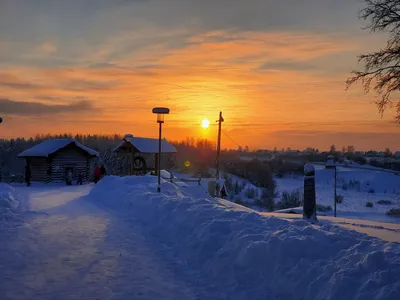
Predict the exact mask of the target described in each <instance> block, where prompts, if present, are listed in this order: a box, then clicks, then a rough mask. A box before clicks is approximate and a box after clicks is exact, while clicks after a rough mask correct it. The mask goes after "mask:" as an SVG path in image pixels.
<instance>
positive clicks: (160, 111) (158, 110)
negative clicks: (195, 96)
mask: <svg viewBox="0 0 400 300" xmlns="http://www.w3.org/2000/svg"><path fill="white" fill-rule="evenodd" d="M153 114H157V123H158V124H159V125H160V127H159V135H158V168H157V169H158V170H157V175H158V186H157V193H160V192H161V178H160V175H161V174H160V173H161V125H162V123H164V115H167V114H169V108H166V107H155V108H153Z"/></svg>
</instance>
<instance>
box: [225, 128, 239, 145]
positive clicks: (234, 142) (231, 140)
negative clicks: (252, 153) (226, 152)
mask: <svg viewBox="0 0 400 300" xmlns="http://www.w3.org/2000/svg"><path fill="white" fill-rule="evenodd" d="M222 133H223V134H225V136H226V137H227V138H228V139H230V140H231V141H232V142H233V143H234V144H235V145H236V146H238V147H240V148H243V147H242V146H240V145H239V144H238V143H236V142H235V141H234V140H233V139H232V138H231V137H230V136H229V135H228V134H227V133H226V132H225V131H224V130H222Z"/></svg>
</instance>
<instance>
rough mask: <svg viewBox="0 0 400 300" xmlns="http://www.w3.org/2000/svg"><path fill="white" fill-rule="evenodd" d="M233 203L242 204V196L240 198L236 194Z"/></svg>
mask: <svg viewBox="0 0 400 300" xmlns="http://www.w3.org/2000/svg"><path fill="white" fill-rule="evenodd" d="M235 203H236V204H240V205H243V201H242V198H241V197H240V196H236V197H235Z"/></svg>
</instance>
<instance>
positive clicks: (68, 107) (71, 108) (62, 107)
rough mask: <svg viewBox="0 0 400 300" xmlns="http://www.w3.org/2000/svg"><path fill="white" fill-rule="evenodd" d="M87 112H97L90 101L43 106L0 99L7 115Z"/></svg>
mask: <svg viewBox="0 0 400 300" xmlns="http://www.w3.org/2000/svg"><path fill="white" fill-rule="evenodd" d="M87 110H95V108H94V107H93V105H92V104H91V103H90V102H89V101H79V102H76V103H72V104H43V103H39V102H24V101H13V100H10V99H4V98H0V111H1V112H2V113H3V114H5V115H20V116H21V115H22V116H38V115H54V114H67V113H82V112H84V111H87Z"/></svg>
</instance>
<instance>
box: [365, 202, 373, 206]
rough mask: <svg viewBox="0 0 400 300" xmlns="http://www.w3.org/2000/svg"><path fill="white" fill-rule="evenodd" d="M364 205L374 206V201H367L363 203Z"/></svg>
mask: <svg viewBox="0 0 400 300" xmlns="http://www.w3.org/2000/svg"><path fill="white" fill-rule="evenodd" d="M365 206H366V207H374V203H372V202H371V201H368V202H367V204H365Z"/></svg>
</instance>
